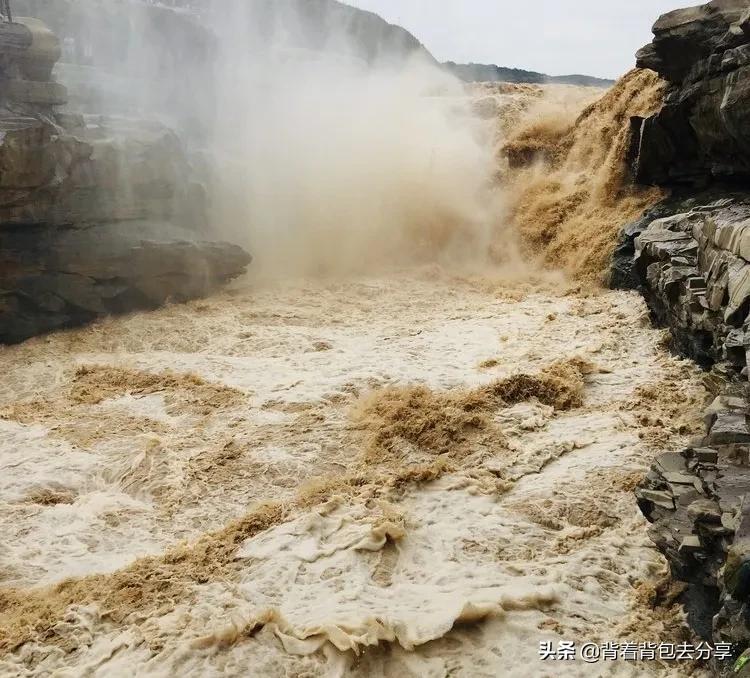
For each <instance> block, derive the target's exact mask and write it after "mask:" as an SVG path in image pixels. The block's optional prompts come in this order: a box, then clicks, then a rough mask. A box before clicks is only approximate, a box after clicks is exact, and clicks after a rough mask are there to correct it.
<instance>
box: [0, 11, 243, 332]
mask: <svg viewBox="0 0 750 678" xmlns="http://www.w3.org/2000/svg"><path fill="white" fill-rule="evenodd" d="M60 55H61V48H60V43H59V40H58V38H57V36H56V35H55V34H54V33H52V32H51V31H50V30H49V29H48V28H47V27H46V26H45V25H44V24H43V23H42V22H40V21H38V20H36V19H20V20H18V23H14V24H9V23H7V22H2V23H0V75H2V86H1V87H0V343H14V342H19V341H23V340H24V339H27V338H29V337H31V336H34V335H37V334H40V333H43V332H47V331H50V330H55V329H59V328H64V327H72V326H76V325H80V324H83V323H86V322H89V321H91V320H93V319H95V318H97V317H99V316H102V315H106V314H111V313H124V312H128V311H132V310H135V309H145V308H154V307H156V306H159V305H161V304H164V303H166V302H168V301H184V300H187V299H191V298H194V297H197V296H202V295H205V294H208V293H210V292H212V291H213V290H215V289H216V287H218V286H219V285H221V284H222V283H225V282H226V281H228V280H230V279H231V278H233V277H235V276H237V275H239V274H241V273H242V272H244V270H245V267H246V266H247V264H248V263H249V262H250V256H249V255H248V254H247V253H245V252H244V251H243V250H242V249H241V248H239V247H237V246H234V245H230V244H228V243H222V242H211V241H210V240H209V239H208V238H207V237H206V236H202V235H199V233H202V232H205V224H206V221H207V212H206V205H205V200H204V196H205V192H204V189H203V188H202V184H201V183H200V182H199V181H198V180H197V179H196V176H197V173H196V172H195V171H194V168H193V167H192V166H191V163H190V161H189V159H188V155H187V152H186V150H185V147H184V145H183V143H182V142H181V140H180V138H179V137H178V136H177V135H176V134H175V133H174V132H173V131H172V130H171V129H169V128H167V127H165V126H164V125H162V124H160V123H157V122H153V121H148V120H144V119H138V118H134V117H125V116H102V115H93V114H89V115H81V114H77V113H75V112H65V113H63V112H60V109H59V108H57V106H58V105H59V104H63V103H65V101H66V98H67V91H66V88H65V87H63V86H61V85H60V84H58V83H57V82H55V81H54V76H53V67H54V65H55V62H56V61H57V59H58V58H59V57H60ZM176 224H179V227H178V226H177V225H176Z"/></svg>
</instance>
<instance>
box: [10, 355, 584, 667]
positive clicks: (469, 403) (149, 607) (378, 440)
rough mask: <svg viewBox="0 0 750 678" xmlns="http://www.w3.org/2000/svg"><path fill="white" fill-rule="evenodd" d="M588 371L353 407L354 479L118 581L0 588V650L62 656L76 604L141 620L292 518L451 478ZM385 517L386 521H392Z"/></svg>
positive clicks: (262, 513)
mask: <svg viewBox="0 0 750 678" xmlns="http://www.w3.org/2000/svg"><path fill="white" fill-rule="evenodd" d="M592 370H593V367H592V366H591V365H590V364H589V363H587V362H586V361H585V360H582V359H579V358H573V359H569V360H561V361H557V362H555V363H552V364H551V365H549V366H548V367H546V368H544V369H543V370H542V371H540V372H539V373H538V374H517V375H513V376H510V377H508V378H506V379H502V380H498V381H496V382H494V383H491V384H489V385H488V386H485V387H480V388H478V389H474V390H457V391H455V392H451V391H445V392H431V391H430V390H429V389H427V388H425V387H405V388H403V389H386V390H383V391H378V392H375V393H373V394H371V395H370V396H367V397H365V398H364V399H363V401H362V402H361V403H359V404H358V406H357V408H356V412H355V420H357V421H359V422H360V424H361V427H362V428H363V429H364V431H365V434H366V438H367V441H368V446H367V447H366V449H365V452H364V454H363V457H362V460H361V463H360V464H358V465H356V466H355V467H354V469H353V470H351V471H348V472H346V473H342V474H341V475H339V476H328V477H326V478H321V479H317V480H315V479H314V480H311V481H308V482H307V483H305V484H303V485H302V486H301V487H300V489H299V491H298V492H297V495H296V497H295V498H294V499H293V500H292V501H290V502H288V503H266V504H262V505H260V506H258V507H257V508H255V509H254V510H252V511H251V512H249V513H248V514H247V515H245V516H244V517H242V518H240V519H238V520H236V521H233V522H231V523H230V524H228V525H227V526H225V527H224V528H222V529H220V530H218V531H215V532H212V533H208V534H205V535H204V536H202V537H201V538H199V539H198V540H197V541H196V542H195V543H193V544H190V545H188V544H182V545H179V546H177V547H174V548H172V549H170V550H169V551H167V552H166V553H164V554H163V555H160V556H153V557H146V558H141V559H139V560H137V561H135V562H134V563H133V564H132V565H130V566H128V567H126V568H124V569H121V570H119V571H117V572H114V573H111V574H97V575H91V576H87V577H83V578H80V579H71V580H68V581H65V582H62V583H60V584H57V585H53V586H49V587H44V588H39V589H15V588H6V589H0V651H2V652H8V651H12V650H14V649H15V648H17V647H19V646H20V645H22V644H23V643H26V642H29V641H32V640H37V641H44V642H46V643H55V644H59V645H61V646H63V647H67V645H66V644H67V643H71V642H72V643H75V642H76V641H73V640H72V639H71V638H70V636H68V635H67V634H66V632H65V626H64V625H61V624H60V621H61V620H62V619H63V618H64V616H65V612H66V610H67V609H68V608H70V607H71V606H73V605H91V604H96V605H97V606H98V607H99V609H100V613H101V615H102V616H103V617H104V618H106V619H108V620H110V621H112V622H114V623H138V622H139V621H141V620H144V619H147V618H149V617H150V616H153V615H154V614H156V613H157V612H158V611H159V610H161V609H164V608H165V606H167V607H168V606H169V605H170V604H174V602H175V601H176V600H182V601H184V600H185V599H189V596H190V589H191V587H192V586H194V585H197V584H202V583H206V582H210V581H216V580H217V579H219V578H222V577H226V576H229V575H230V574H231V572H232V564H233V561H234V558H235V553H236V550H237V548H238V546H239V545H240V544H241V543H242V542H244V541H245V540H247V539H250V538H252V537H254V536H256V535H257V534H259V533H260V532H263V531H264V530H267V529H269V528H271V527H273V526H275V525H278V524H280V523H282V522H285V521H287V520H289V519H290V518H291V517H292V516H293V515H295V512H296V511H298V510H303V509H306V508H311V507H314V506H317V505H320V504H321V503H323V502H325V501H328V500H330V499H331V498H332V497H335V496H341V497H347V496H348V497H350V498H353V497H360V498H377V497H380V496H387V495H388V493H389V492H391V491H393V490H398V488H401V487H405V486H408V485H413V484H418V483H422V482H429V481H432V480H435V479H437V478H439V477H440V476H442V475H443V474H445V473H446V472H449V471H452V470H455V469H456V468H457V467H458V466H460V460H461V456H460V454H456V453H455V452H454V451H453V450H454V449H456V444H457V443H460V442H462V440H463V439H464V437H466V436H468V435H469V434H470V433H471V431H472V430H473V429H480V428H482V427H485V426H491V424H490V423H489V419H488V415H489V413H490V412H491V411H492V410H497V409H499V408H502V407H506V406H508V405H511V404H514V403H518V402H522V401H525V400H530V399H532V398H536V399H538V400H539V401H540V402H542V403H545V404H547V405H550V406H553V407H555V408H556V409H559V410H568V409H571V408H574V407H578V406H580V405H581V404H582V402H583V401H582V394H583V387H584V380H583V375H585V374H587V373H589V372H590V371H592ZM90 374H91V372H87V373H86V375H90ZM116 381H117V380H116ZM118 383H119V382H118ZM149 383H150V382H149ZM86 393H89V391H88V390H87V391H86ZM496 433H497V441H498V442H499V441H502V433H501V432H500V431H499V429H498V430H496ZM399 440H400V441H402V442H406V443H410V444H412V445H414V446H416V447H419V448H423V449H425V450H426V451H427V452H428V455H427V457H426V460H424V461H421V462H420V463H407V464H405V463H404V461H405V460H404V459H400V458H398V457H397V456H396V455H395V454H394V452H395V451H396V450H397V448H398V445H397V441H399ZM458 449H460V445H458ZM386 517H388V519H389V520H391V522H393V520H392V516H390V517H389V516H386ZM67 649H68V650H72V649H74V648H73V647H68V648H67Z"/></svg>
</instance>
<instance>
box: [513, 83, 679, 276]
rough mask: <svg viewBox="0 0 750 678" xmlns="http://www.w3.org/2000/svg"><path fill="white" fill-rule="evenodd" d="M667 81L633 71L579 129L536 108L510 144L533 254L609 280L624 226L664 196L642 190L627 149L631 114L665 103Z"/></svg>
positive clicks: (520, 222)
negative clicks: (633, 176)
mask: <svg viewBox="0 0 750 678" xmlns="http://www.w3.org/2000/svg"><path fill="white" fill-rule="evenodd" d="M663 92H664V83H663V81H662V80H660V78H659V77H658V75H657V74H656V73H654V72H653V71H649V70H638V69H636V70H632V71H630V72H629V73H627V74H626V75H625V76H624V77H623V78H622V79H621V80H619V81H618V82H617V84H616V85H615V86H614V87H613V88H612V89H611V90H609V91H608V92H607V93H606V94H605V95H604V96H603V97H602V98H601V99H600V100H598V101H597V102H595V103H594V104H592V105H590V106H589V107H588V108H587V109H586V110H585V111H584V112H583V113H582V114H581V115H580V117H578V119H577V120H575V121H574V122H573V123H572V124H571V125H568V124H566V120H565V116H564V115H563V116H560V115H555V112H554V109H547V110H546V111H545V113H544V114H543V115H540V114H539V113H538V111H535V109H534V108H533V107H532V108H531V109H530V111H529V113H528V115H527V116H526V118H525V120H524V121H522V122H521V124H520V125H518V126H517V127H516V128H515V130H514V131H513V132H511V134H510V136H509V137H508V138H507V141H506V143H505V145H504V147H503V152H504V154H505V156H506V157H507V158H508V160H509V163H510V166H511V167H510V169H509V170H508V173H507V176H506V177H505V180H506V181H507V183H508V189H509V190H508V191H507V194H508V196H509V199H510V200H512V201H513V203H512V205H511V214H512V219H513V221H514V223H515V226H516V228H517V230H518V232H519V233H520V235H521V237H522V240H523V242H524V244H525V246H526V249H527V250H528V252H529V253H530V254H532V255H536V256H539V257H541V259H542V260H543V261H544V262H546V263H547V264H549V265H551V266H555V267H560V268H563V269H565V270H567V271H569V272H570V273H572V274H573V275H574V276H575V277H576V278H578V279H581V280H586V281H591V282H596V283H600V282H604V281H605V279H606V276H607V269H608V266H609V261H610V258H611V255H612V252H613V250H614V247H615V243H616V241H617V233H618V231H619V229H620V228H621V227H622V226H623V225H625V224H626V223H628V222H629V221H632V220H633V219H635V218H637V217H638V216H640V214H641V213H642V212H643V211H644V210H645V209H647V208H648V207H650V206H652V205H653V204H655V203H656V202H657V201H658V200H659V199H661V198H662V197H663V193H662V191H661V190H660V189H656V188H647V187H642V186H636V185H634V184H633V182H632V180H631V179H630V177H629V171H628V167H627V162H626V158H627V152H628V148H629V144H630V118H631V116H635V115H639V116H647V115H650V114H652V113H654V112H656V111H657V110H658V109H659V108H660V106H661V103H662V97H663Z"/></svg>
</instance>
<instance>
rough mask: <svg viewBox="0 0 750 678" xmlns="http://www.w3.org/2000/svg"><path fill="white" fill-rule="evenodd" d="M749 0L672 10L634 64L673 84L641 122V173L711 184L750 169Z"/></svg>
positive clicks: (744, 175) (647, 178)
mask: <svg viewBox="0 0 750 678" xmlns="http://www.w3.org/2000/svg"><path fill="white" fill-rule="evenodd" d="M747 10H748V4H747V1H746V0H713V1H712V2H709V3H707V4H705V5H702V6H699V7H691V8H687V9H680V10H676V11H674V12H670V13H668V14H665V15H664V16H662V17H661V18H660V19H659V20H658V21H657V22H656V24H655V25H654V36H655V37H654V40H653V42H651V43H650V44H649V45H647V46H646V47H644V48H643V49H641V50H640V51H639V52H638V55H637V65H638V66H639V67H641V68H650V69H652V70H655V71H656V72H658V73H659V74H660V75H661V76H663V77H664V78H665V79H666V80H668V81H669V82H670V84H671V87H670V89H669V91H668V94H667V96H666V99H665V106H664V108H663V109H662V110H661V111H660V112H659V113H657V114H656V115H654V116H652V117H650V118H647V119H645V120H643V121H640V122H639V126H640V134H639V150H638V160H637V165H636V174H637V178H638V179H639V180H640V181H642V182H644V183H655V184H664V183H675V182H680V183H689V184H706V183H707V182H709V181H710V180H712V179H714V178H717V177H718V178H724V179H728V178H731V179H734V180H743V181H747V179H748V177H750V108H748V106H747V97H748V93H750V22H749V21H748V14H747Z"/></svg>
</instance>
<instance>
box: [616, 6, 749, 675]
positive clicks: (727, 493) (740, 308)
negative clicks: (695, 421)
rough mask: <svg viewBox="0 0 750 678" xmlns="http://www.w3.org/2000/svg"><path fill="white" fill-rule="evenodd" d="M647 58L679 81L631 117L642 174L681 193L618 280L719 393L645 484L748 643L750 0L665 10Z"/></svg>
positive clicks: (716, 604)
mask: <svg viewBox="0 0 750 678" xmlns="http://www.w3.org/2000/svg"><path fill="white" fill-rule="evenodd" d="M637 63H638V66H640V67H642V68H649V69H652V70H654V71H656V72H657V73H658V74H659V75H660V76H661V77H663V78H664V79H665V80H666V81H667V83H668V87H667V91H666V95H665V99H664V105H663V107H662V108H661V110H660V111H658V112H657V113H655V114H654V115H651V116H648V117H643V118H639V117H636V118H634V119H633V120H632V122H631V124H632V129H633V140H634V143H633V148H632V150H631V154H630V157H631V158H632V160H633V171H634V176H635V178H636V180H637V181H638V182H641V183H645V184H651V185H658V186H661V187H665V188H668V189H671V192H672V193H671V195H670V197H668V198H667V199H666V200H664V201H663V202H661V203H659V204H657V205H656V206H655V207H653V208H652V209H650V210H649V211H647V212H646V213H645V214H644V215H643V216H642V217H641V218H640V219H638V220H637V221H635V222H633V223H631V224H629V225H628V226H626V227H625V229H623V232H622V234H621V240H620V244H619V246H618V249H617V251H616V252H615V257H614V262H613V275H612V282H613V284H615V285H617V286H623V287H637V288H639V289H640V290H641V291H642V293H643V294H644V296H645V298H646V301H647V302H648V305H649V307H650V309H651V313H652V316H653V318H654V320H655V321H656V322H657V323H658V324H660V325H662V326H665V327H668V328H669V329H670V330H671V335H672V339H673V344H674V347H675V349H676V350H678V351H679V352H680V353H682V354H684V355H686V356H689V357H691V358H693V359H694V360H696V361H698V362H699V363H700V364H701V365H703V366H704V367H705V368H706V370H707V375H706V383H707V385H708V386H709V389H710V390H711V391H712V393H713V395H714V397H715V400H714V401H713V403H712V404H711V406H710V407H709V408H708V410H707V412H706V418H705V419H706V421H705V423H706V435H705V436H702V437H700V438H697V439H695V440H693V441H691V444H690V445H689V446H688V447H686V448H685V449H684V450H682V451H680V452H668V453H665V454H663V455H661V456H660V457H659V458H658V459H657V460H656V463H655V464H654V465H653V467H652V469H651V471H650V473H649V474H648V476H647V478H646V479H645V480H644V481H643V482H642V483H641V485H640V487H639V488H638V490H637V491H636V495H637V498H638V503H639V506H640V508H641V510H642V511H643V513H644V514H645V515H646V517H647V518H648V519H649V521H651V522H652V526H651V528H650V534H651V537H652V539H653V540H654V542H655V543H656V545H657V546H658V548H659V549H660V550H661V551H662V552H663V553H664V555H665V556H666V557H667V559H668V560H669V562H670V565H671V569H672V573H673V575H674V577H675V578H676V579H678V580H681V581H683V582H686V583H687V584H688V585H689V588H688V589H687V592H686V594H685V597H684V602H685V603H686V607H687V609H688V613H689V618H690V621H691V622H692V624H693V626H694V628H695V629H696V630H697V631H698V632H699V633H700V634H701V635H703V636H704V637H707V638H713V639H714V640H715V641H724V642H726V641H729V642H733V643H736V644H737V653H738V654H739V653H740V652H742V651H743V650H744V649H745V648H747V647H748V645H750V624H748V621H747V620H748V619H750V540H748V534H750V494H749V492H750V400H749V399H748V396H749V394H750V389H749V387H748V365H749V364H750V363H749V362H748V358H749V357H750V353H749V352H748V351H749V350H750V317H749V315H748V314H749V312H750V191H749V190H748V189H749V188H750V153H749V151H750V105H748V104H750V101H749V97H748V95H749V94H750V7H748V3H747V1H746V0H713V1H712V2H709V3H707V4H705V5H702V6H700V7H693V8H688V9H681V10H676V11H674V12H670V13H668V14H666V15H664V16H662V17H661V18H660V19H659V20H658V21H657V22H656V24H655V26H654V40H653V42H652V43H650V44H649V45H647V46H646V47H644V48H643V49H642V50H640V51H639V52H638V55H637ZM717 668H720V667H717ZM745 670H747V669H745Z"/></svg>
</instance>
